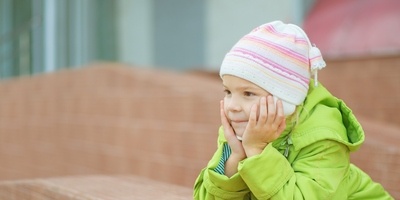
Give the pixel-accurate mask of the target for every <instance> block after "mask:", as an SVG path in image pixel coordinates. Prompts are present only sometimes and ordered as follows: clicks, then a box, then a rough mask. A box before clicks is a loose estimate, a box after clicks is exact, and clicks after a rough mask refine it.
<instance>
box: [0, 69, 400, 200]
mask: <svg viewBox="0 0 400 200" xmlns="http://www.w3.org/2000/svg"><path fill="white" fill-rule="evenodd" d="M328 64H329V67H328V68H326V69H324V70H323V71H321V73H320V74H321V75H320V77H321V81H322V82H323V83H324V84H325V85H326V86H327V87H328V88H329V89H331V90H332V91H333V93H334V94H335V93H339V96H343V99H345V100H346V102H347V101H350V102H348V104H355V105H359V106H357V107H356V108H355V109H354V110H355V111H356V114H359V116H360V120H361V123H362V124H363V125H364V129H365V130H366V134H367V141H366V143H365V145H364V146H363V147H362V148H361V150H360V151H359V152H357V153H356V154H354V155H353V156H352V160H353V161H354V162H355V163H356V164H357V165H359V166H360V168H362V169H364V170H365V171H366V172H367V173H369V174H370V175H371V177H372V178H373V179H374V180H376V181H378V182H381V183H382V184H383V185H384V186H385V187H386V188H388V190H389V191H390V192H391V193H392V194H393V195H396V196H395V197H398V198H400V194H399V190H398V189H397V188H396V187H395V186H397V185H399V184H400V174H399V170H398V169H399V168H400V163H399V162H398V161H399V160H400V152H399V149H400V148H399V141H400V138H399V136H400V135H399V134H398V133H399V130H400V129H399V128H398V126H397V125H396V124H393V123H383V122H382V121H380V120H381V118H380V117H376V116H371V115H363V114H364V113H363V109H360V108H364V107H366V106H369V105H368V104H366V103H363V101H360V102H358V101H357V104H356V102H354V101H351V100H352V98H353V96H351V95H353V92H351V90H352V89H351V87H355V86H354V85H353V84H350V83H352V81H354V79H353V78H351V77H350V78H351V79H350V78H345V76H340V74H341V73H339V72H342V71H345V70H347V69H344V68H342V67H333V65H334V64H332V63H328ZM333 69H336V70H333ZM371 70H372V69H371ZM354 71H357V70H353V72H354ZM353 72H352V73H353ZM370 72H371V71H370ZM372 72H374V71H373V70H372ZM324 73H325V74H331V75H330V77H328V78H327V77H326V75H323V74H324ZM335 73H338V74H336V76H335ZM331 76H333V77H341V79H340V81H338V80H337V79H339V78H332V77H331ZM356 77H358V78H360V77H359V76H356ZM332 80H334V81H335V82H333V81H332ZM391 81H394V82H395V80H391ZM336 82H337V83H336ZM339 83H340V84H343V85H340V87H342V86H343V87H347V88H349V89H348V90H343V89H342V88H340V87H339ZM377 83H379V84H383V83H385V84H386V82H385V81H377ZM360 84H361V83H360ZM349 85H350V86H349ZM334 86H337V88H336V87H334ZM387 87H394V86H392V85H390V84H388V86H387ZM361 88H364V87H361ZM394 88H396V87H394ZM353 89H354V88H353ZM355 89H356V90H357V92H360V91H361V89H360V88H359V87H355ZM344 91H345V92H347V93H345V92H344ZM367 91H369V90H367ZM340 92H342V93H340ZM379 92H381V91H379ZM360 93H362V94H359V95H357V96H360V95H365V94H364V93H363V92H360ZM346 95H348V96H346ZM366 96H368V95H366ZM0 97H1V98H0V162H1V165H0V180H12V179H21V178H37V177H52V176H62V175H87V174H136V175H141V176H146V177H150V178H152V179H157V180H161V181H166V182H170V183H175V184H180V185H184V186H188V187H192V185H193V182H194V179H195V178H196V176H197V174H198V173H199V171H200V169H201V168H203V167H204V166H205V165H206V163H207V161H208V160H209V158H210V157H211V155H212V153H213V152H214V151H215V148H216V137H217V129H218V126H219V116H218V115H219V114H218V107H219V100H220V99H221V98H222V87H221V83H220V80H219V78H218V77H217V76H216V74H215V73H211V74H207V73H204V72H201V73H173V72H166V71H160V70H157V71H156V70H151V69H141V68H133V67H132V66H129V67H126V66H124V65H122V66H121V65H118V64H98V65H97V66H92V67H87V68H81V69H77V70H67V71H60V72H58V73H54V74H46V75H38V76H34V77H22V78H19V79H14V80H8V81H3V82H0ZM362 99H363V100H364V98H362ZM378 99H380V100H382V101H384V100H387V99H385V98H378ZM350 106H351V105H350ZM392 108H393V109H396V108H397V107H396V106H393V107H392ZM365 112H370V111H365ZM379 116H384V117H386V115H385V114H380V115H379Z"/></svg>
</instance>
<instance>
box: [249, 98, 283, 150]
mask: <svg viewBox="0 0 400 200" xmlns="http://www.w3.org/2000/svg"><path fill="white" fill-rule="evenodd" d="M258 107H260V108H259V109H258ZM258 110H259V111H258ZM257 113H259V116H258V119H257ZM285 128H286V120H285V116H284V114H283V106H282V101H281V100H278V101H277V103H276V107H275V104H274V99H273V97H272V96H268V97H267V98H265V97H262V98H261V99H260V103H259V106H258V105H257V104H255V105H253V107H252V108H251V112H250V118H249V122H248V124H247V127H246V130H245V131H244V133H243V141H242V144H243V148H244V150H245V152H246V155H247V157H250V156H253V155H258V154H260V153H261V152H262V151H263V150H264V148H265V147H266V146H267V144H268V143H270V142H272V141H274V140H276V139H277V138H278V137H279V136H280V135H281V133H282V132H283V131H284V130H285Z"/></svg>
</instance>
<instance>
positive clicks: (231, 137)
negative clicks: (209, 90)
mask: <svg viewBox="0 0 400 200" xmlns="http://www.w3.org/2000/svg"><path fill="white" fill-rule="evenodd" d="M220 115H221V123H222V126H223V127H224V135H225V138H226V140H227V142H228V144H229V146H230V147H231V149H232V155H231V156H233V157H236V158H237V159H240V160H242V159H244V158H246V154H245V152H244V149H243V146H242V143H241V142H240V141H239V139H237V137H236V134H235V132H234V131H233V128H232V126H231V124H230V123H229V121H228V119H227V117H226V115H225V111H224V101H223V100H221V101H220Z"/></svg>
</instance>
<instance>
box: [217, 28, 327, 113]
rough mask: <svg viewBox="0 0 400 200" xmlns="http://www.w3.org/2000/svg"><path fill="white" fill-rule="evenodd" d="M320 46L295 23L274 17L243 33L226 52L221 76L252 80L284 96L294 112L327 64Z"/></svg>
mask: <svg viewBox="0 0 400 200" xmlns="http://www.w3.org/2000/svg"><path fill="white" fill-rule="evenodd" d="M325 66H326V64H325V62H324V60H323V59H322V56H321V53H320V51H319V49H318V48H317V47H315V46H312V45H311V43H310V41H309V39H308V37H307V35H306V34H305V33H304V31H303V30H302V29H301V28H300V27H298V26H296V25H293V24H284V23H283V22H281V21H273V22H271V23H267V24H263V25H261V26H259V27H257V28H255V29H254V30H253V31H251V32H250V33H249V34H247V35H245V36H244V37H242V38H241V39H240V40H239V41H238V42H237V43H236V44H235V45H234V46H233V47H232V49H231V50H230V51H229V52H228V53H227V54H226V56H225V58H224V60H223V62H222V65H221V69H220V76H221V77H222V76H223V75H226V74H229V75H233V76H237V77H240V78H243V79H245V80H247V81H250V82H252V83H254V84H256V85H258V86H259V87H261V88H263V89H265V90H266V91H268V92H269V93H271V94H272V95H273V96H274V97H277V98H279V99H281V100H282V102H283V105H284V110H285V113H286V112H289V111H290V112H293V111H294V110H295V107H296V106H297V105H300V104H301V103H302V102H303V101H304V99H305V97H306V96H307V92H308V88H309V82H310V76H311V75H312V74H313V75H314V76H315V77H314V79H315V83H316V84H317V83H318V81H317V73H316V72H317V70H319V69H322V68H323V67H325Z"/></svg>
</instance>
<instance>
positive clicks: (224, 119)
mask: <svg viewBox="0 0 400 200" xmlns="http://www.w3.org/2000/svg"><path fill="white" fill-rule="evenodd" d="M219 105H220V115H221V124H222V127H224V133H225V138H226V139H228V138H232V137H234V138H236V136H235V132H234V131H233V129H232V127H231V124H230V123H229V121H228V118H227V117H226V115H225V110H224V100H221V101H220V103H219Z"/></svg>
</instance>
